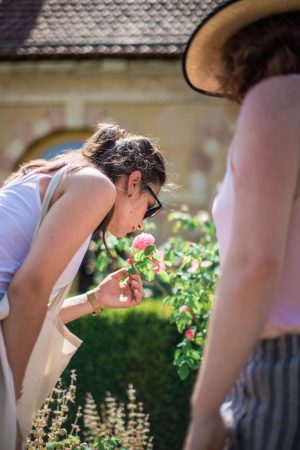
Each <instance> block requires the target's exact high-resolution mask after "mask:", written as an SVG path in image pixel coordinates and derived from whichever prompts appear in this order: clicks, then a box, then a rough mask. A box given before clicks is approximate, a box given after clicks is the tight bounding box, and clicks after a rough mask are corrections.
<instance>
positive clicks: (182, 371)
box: [177, 365, 190, 381]
mask: <svg viewBox="0 0 300 450" xmlns="http://www.w3.org/2000/svg"><path fill="white" fill-rule="evenodd" d="M177 373H178V375H179V378H180V379H181V380H182V381H184V380H186V379H187V377H188V376H189V373H190V369H189V368H188V366H186V365H185V366H181V367H179V368H178V369H177Z"/></svg>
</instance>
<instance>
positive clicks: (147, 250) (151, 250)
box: [143, 245, 155, 256]
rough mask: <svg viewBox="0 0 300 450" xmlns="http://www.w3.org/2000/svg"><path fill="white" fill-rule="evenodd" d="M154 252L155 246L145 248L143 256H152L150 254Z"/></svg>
mask: <svg viewBox="0 0 300 450" xmlns="http://www.w3.org/2000/svg"><path fill="white" fill-rule="evenodd" d="M154 251H155V245H148V247H146V248H145V250H144V251H143V254H144V255H145V256H148V255H152V253H153V252H154Z"/></svg>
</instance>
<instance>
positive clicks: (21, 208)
mask: <svg viewBox="0 0 300 450" xmlns="http://www.w3.org/2000/svg"><path fill="white" fill-rule="evenodd" d="M44 178H51V175H50V174H29V175H26V176H24V177H22V178H20V179H18V180H17V181H13V182H12V183H9V184H8V185H6V186H4V187H2V188H1V189H0V297H1V295H2V294H3V293H4V292H5V291H6V290H7V288H8V286H9V283H10V281H11V279H12V277H13V276H14V274H15V273H16V271H17V270H18V268H19V267H20V266H21V264H22V263H23V261H24V259H25V258H26V255H27V253H28V251H29V249H30V245H31V241H32V237H33V234H34V230H35V226H36V223H37V220H38V217H39V214H40V210H41V206H42V205H41V198H40V191H39V184H40V180H42V179H44ZM90 238H91V236H89V237H88V238H87V239H86V240H85V241H84V243H83V244H82V245H81V247H80V248H79V249H78V251H77V252H76V253H75V254H74V256H73V258H72V259H71V261H70V262H69V264H68V265H67V267H66V268H65V270H64V271H63V273H62V274H61V275H60V277H59V278H58V280H57V281H56V283H55V285H54V287H53V293H54V292H55V291H56V290H57V289H59V288H61V287H63V286H65V285H67V284H69V283H70V282H71V281H72V280H73V278H74V276H75V275H76V273H77V271H78V269H79V266H80V264H81V261H82V259H83V256H84V254H85V252H86V250H87V248H88V245H89V242H90Z"/></svg>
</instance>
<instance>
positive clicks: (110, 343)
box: [63, 301, 194, 450]
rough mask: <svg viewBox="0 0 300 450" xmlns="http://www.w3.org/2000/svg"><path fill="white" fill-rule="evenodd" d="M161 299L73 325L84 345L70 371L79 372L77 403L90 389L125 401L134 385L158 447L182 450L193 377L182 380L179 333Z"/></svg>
mask: <svg viewBox="0 0 300 450" xmlns="http://www.w3.org/2000/svg"><path fill="white" fill-rule="evenodd" d="M168 316H169V312H168V310H167V309H166V307H163V306H162V305H161V303H160V302H158V301H152V302H149V301H148V302H146V303H145V304H144V305H141V306H139V307H137V308H134V309H132V310H126V312H125V311H117V310H115V311H110V312H108V311H107V312H105V313H104V314H103V315H102V316H100V317H92V316H89V317H85V318H81V319H78V320H77V321H75V322H73V323H71V324H70V326H69V328H70V329H71V330H72V331H73V332H74V333H75V334H76V335H78V336H79V337H80V338H81V339H83V341H84V343H83V344H82V346H81V348H80V349H79V350H78V352H77V353H76V355H75V356H74V357H73V359H72V361H71V363H70V364H69V366H68V370H67V371H66V373H65V374H64V377H63V378H64V379H65V380H66V382H67V380H68V371H69V369H73V368H75V369H76V371H77V375H78V383H77V385H78V393H77V400H78V402H77V403H78V404H83V403H84V397H85V394H86V392H91V393H92V394H93V396H94V399H95V400H96V402H97V404H99V403H100V402H103V400H104V397H105V393H106V392H107V391H109V392H111V394H112V395H113V396H116V397H117V399H118V401H123V402H126V401H127V398H126V390H127V387H128V384H129V383H132V384H133V385H134V387H135V388H136V390H137V400H138V401H142V402H143V403H144V411H145V412H147V413H149V414H150V423H151V434H152V435H153V436H154V438H155V440H154V449H155V450H170V449H172V450H180V449H181V448H182V443H183V439H184V436H185V433H186V429H187V424H188V419H189V417H188V416H189V398H190V395H191V391H192V385H193V382H194V377H190V378H189V379H188V380H186V381H185V382H182V381H180V379H179V378H178V375H177V373H176V368H175V367H174V365H173V362H172V361H173V353H174V349H175V346H176V344H177V342H178V339H179V336H178V333H177V331H176V329H175V326H173V325H171V324H170V322H169V319H168Z"/></svg>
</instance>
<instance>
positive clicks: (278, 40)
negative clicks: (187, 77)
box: [218, 11, 300, 103]
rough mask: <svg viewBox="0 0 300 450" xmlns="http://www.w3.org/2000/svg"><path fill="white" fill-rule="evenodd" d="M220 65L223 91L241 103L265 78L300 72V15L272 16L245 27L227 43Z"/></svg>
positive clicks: (296, 13) (219, 78)
mask: <svg viewBox="0 0 300 450" xmlns="http://www.w3.org/2000/svg"><path fill="white" fill-rule="evenodd" d="M221 62H222V64H221V73H220V74H219V76H218V81H219V82H220V84H221V87H222V92H223V93H224V96H225V97H227V98H230V99H232V100H234V101H236V102H238V103H241V102H242V100H243V98H244V97H245V95H246V93H247V92H248V90H249V89H250V88H251V87H252V86H254V85H255V84H256V83H258V82H260V81H262V80H263V79H265V78H268V77H271V76H275V75H283V74H288V73H300V12H299V11H294V12H289V13H284V14H279V15H273V16H270V17H266V18H264V19H261V20H259V21H257V22H254V23H252V24H251V25H248V26H247V27H245V28H243V29H242V30H240V31H239V32H237V33H236V34H235V35H233V36H232V37H231V38H230V39H229V40H228V41H227V42H226V43H225V44H224V46H223V48H222V55H221Z"/></svg>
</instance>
